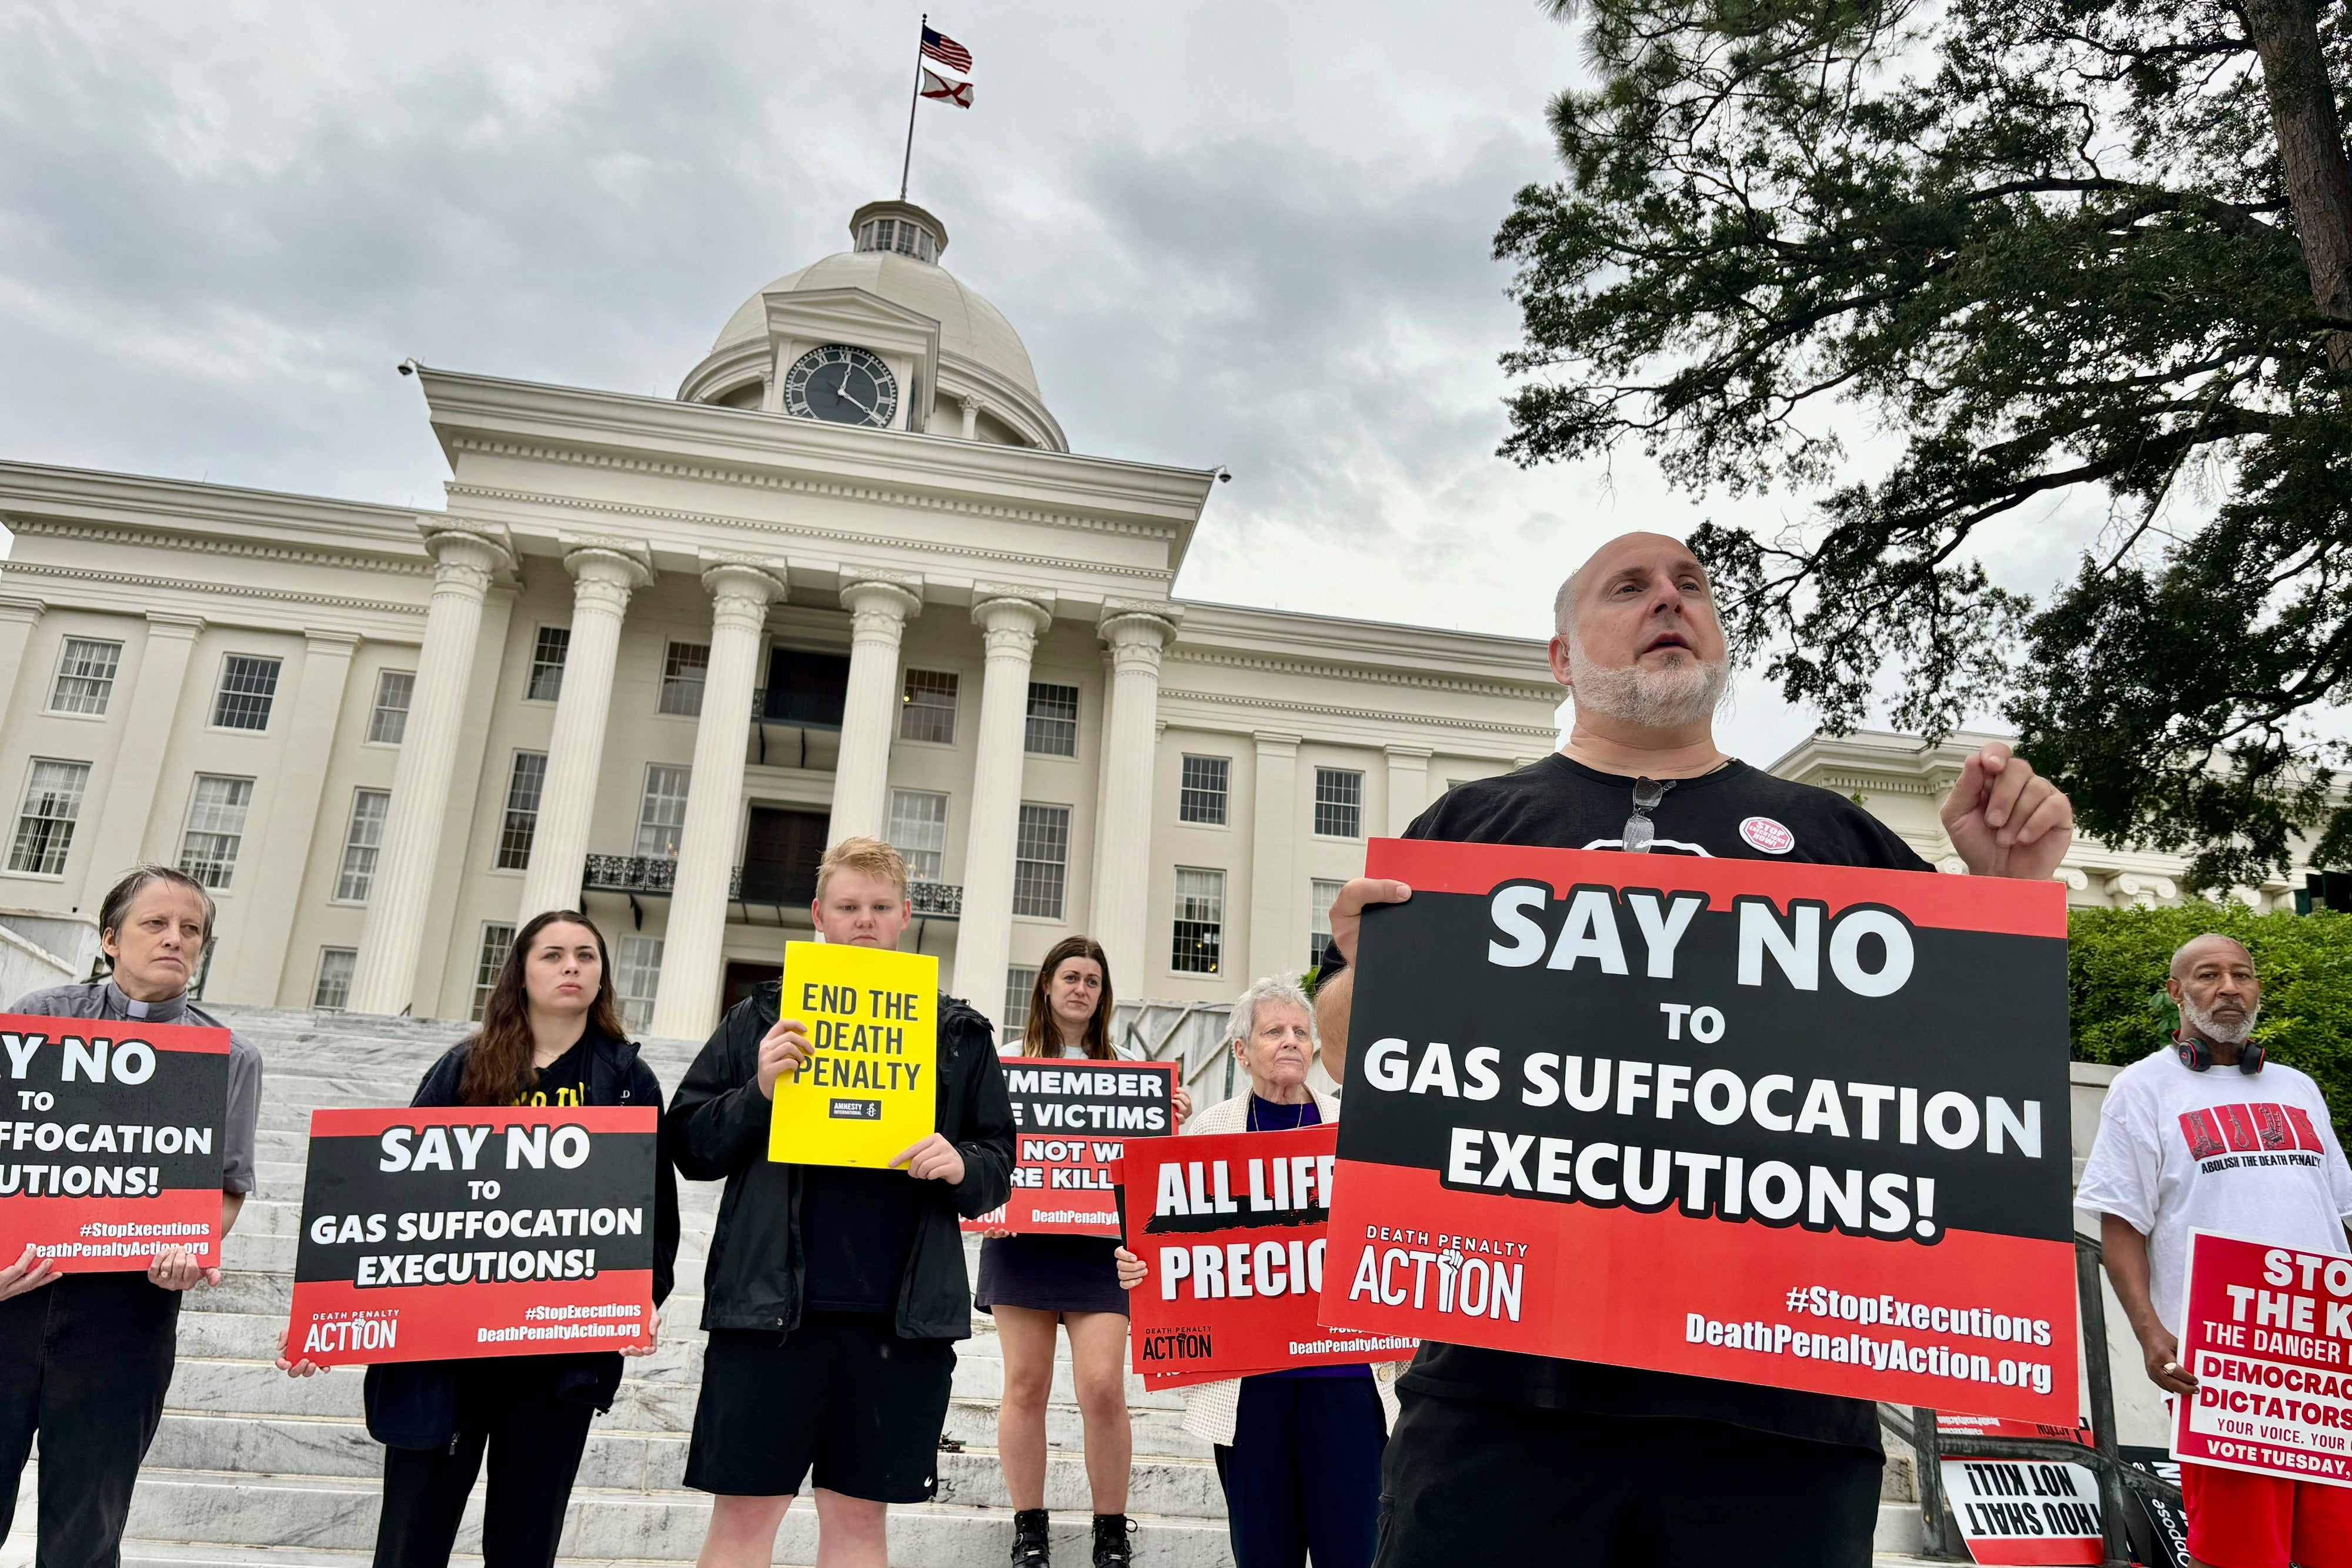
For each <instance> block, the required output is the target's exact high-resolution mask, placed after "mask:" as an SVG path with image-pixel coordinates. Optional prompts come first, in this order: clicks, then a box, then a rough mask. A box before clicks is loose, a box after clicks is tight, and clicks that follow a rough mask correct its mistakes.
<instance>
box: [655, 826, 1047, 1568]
mask: <svg viewBox="0 0 2352 1568" xmlns="http://www.w3.org/2000/svg"><path fill="white" fill-rule="evenodd" d="M810 914H811V915H812V916H813V918H814V921H815V923H816V929H817V932H818V934H819V935H820V936H823V937H824V942H825V946H824V947H814V946H812V945H803V944H797V943H796V944H793V948H792V951H790V952H789V953H788V954H787V956H786V963H785V970H784V979H783V981H782V982H781V983H775V984H770V985H766V986H762V987H761V988H759V990H757V991H756V992H754V993H753V994H752V995H751V997H749V998H745V999H744V1000H743V1001H741V1002H740V1003H738V1004H737V1005H736V1006H735V1007H734V1008H733V1009H730V1011H729V1012H728V1014H727V1017H726V1018H725V1019H722V1020H720V1022H719V1029H718V1031H717V1032H716V1033H714V1034H713V1035H712V1036H711V1037H710V1039H709V1042H708V1043H707V1044H705V1045H704V1046H703V1048H702V1053H701V1055H700V1056H698V1057H697V1058H696V1059H695V1063H694V1066H693V1068H692V1069H691V1070H689V1071H688V1073H687V1075H686V1079H685V1081H684V1082H682V1083H680V1084H679V1086H678V1091H677V1098H676V1099H675V1100H674V1101H673V1102H672V1103H671V1106H670V1112H669V1120H668V1132H669V1134H670V1137H671V1139H672V1141H673V1146H674V1148H675V1149H676V1151H677V1169H678V1174H679V1175H681V1176H686V1177H688V1178H689V1179H692V1180H696V1181H719V1180H724V1181H725V1182H726V1183H727V1193H726V1197H725V1198H724V1199H723V1201H722V1202H721V1204H720V1207H719V1226H718V1229H717V1231H716V1232H715V1233H714V1234H713V1235H712V1237H711V1240H710V1260H709V1264H708V1265H707V1267H706V1269H705V1270H704V1281H705V1282H704V1298H703V1313H702V1322H703V1327H704V1328H705V1329H707V1330H708V1331H709V1335H710V1339H709V1347H708V1348H707V1349H706V1351H705V1352H704V1362H703V1374H702V1397H701V1402H700V1403H699V1405H698V1406H697V1407H696V1410H695V1416H694V1442H693V1446H692V1448H690V1449H689V1451H688V1457H687V1466H686V1483H687V1485H688V1486H690V1487H695V1488H698V1489H699V1490H703V1491H708V1492H713V1493H716V1494H717V1497H716V1500H715V1501H714V1503H713V1505H712V1507H711V1511H710V1527H709V1533H708V1534H707V1535H706V1536H705V1537H704V1539H703V1543H702V1553H701V1558H700V1562H701V1564H702V1568H765V1565H766V1564H767V1563H769V1562H770V1561H771V1560H772V1556H773V1553H774V1549H775V1541H776V1531H777V1529H778V1527H779V1526H781V1525H782V1522H783V1518H784V1513H785V1511H786V1510H787V1509H788V1508H790V1507H791V1505H792V1500H793V1493H794V1492H795V1491H797V1490H799V1488H800V1484H801V1482H802V1480H803V1479H804V1478H806V1477H807V1476H808V1475H809V1474H810V1472H811V1471H812V1470H814V1472H815V1480H816V1511H817V1531H818V1539H819V1548H818V1551H819V1555H820V1559H821V1560H822V1561H823V1562H824V1563H827V1564H828V1565H830V1568H885V1564H886V1563H887V1536H886V1531H885V1521H886V1518H887V1505H888V1504H890V1503H893V1502H920V1501H925V1500H929V1498H930V1497H931V1496H932V1495H933V1493H934V1492H935V1491H936V1490H937V1488H938V1477H937V1473H936V1471H937V1465H936V1456H937V1453H938V1449H939V1440H940V1428H941V1427H942V1426H943V1425H944V1424H945V1422H946V1419H947V1407H948V1385H949V1379H950V1376H951V1375H952V1374H953V1372H954V1370H955V1351H954V1348H953V1344H954V1342H955V1341H957V1340H960V1339H963V1338H966V1337H967V1336H969V1335H970V1334H971V1286H970V1284H969V1282H968V1281H967V1279H966V1277H965V1273H964V1264H963V1237H962V1234H961V1229H960V1228H959V1226H958V1223H957V1220H958V1216H959V1215H961V1216H964V1217H968V1218H977V1217H978V1216H980V1215H982V1214H985V1213H987V1212H988V1211H989V1210H990V1209H992V1208H994V1207H997V1206H998V1205H999V1204H1002V1203H1003V1201H1004V1200H1005V1198H1006V1197H1007V1196H1008V1195H1009V1194H1010V1192H1011V1190H1012V1179H1011V1176H1012V1169H1013V1113H1012V1107H1011V1104H1010V1103H1009V1102H1008V1100H1007V1099H1006V1096H1005V1091H1004V1077H1003V1071H1002V1070H1001V1069H1000V1068H999V1067H998V1065H997V1061H996V1048H995V1037H994V1035H995V1031H994V1030H992V1028H991V1027H990V1024H989V1022H988V1020H987V1019H985V1018H982V1016H981V1015H980V1014H979V1013H978V1012H976V1011H974V1010H973V1009H971V1008H970V1007H968V1006H966V1005H965V1004H964V1003H962V1002H961V1001H958V1000H956V999H955V998H952V997H942V996H938V995H936V991H935V987H936V983H937V975H938V966H937V963H936V961H934V960H929V959H924V960H920V961H919V962H917V961H915V960H912V959H910V958H908V956H904V955H899V954H898V953H896V952H894V951H893V949H894V948H895V947H896V946H897V945H898V934H899V932H900V931H901V930H902V929H903V928H904V927H905V925H906V924H907V921H908V916H909V915H910V914H911V910H910V909H909V907H908V903H907V868H906V865H905V862H902V861H901V860H900V859H899V857H898V851H896V850H894V849H892V848H891V847H890V846H889V845H888V844H886V843H882V842H880V841H877V840H874V839H845V840H843V841H841V842H840V843H838V844H836V845H835V846H834V847H833V848H832V849H831V850H830V851H828V852H826V854H825V857H824V864H823V865H822V866H820V867H819V868H818V871H817V893H816V900H815V902H814V904H811V905H810ZM835 949H845V950H847V951H840V952H836V951H834V950H835ZM926 966H928V967H926ZM910 967H912V968H914V969H915V970H916V971H918V972H916V973H914V974H910V973H909V969H910ZM852 990H854V992H855V995H854V996H853V995H851V994H849V993H850V992H851V991H852ZM787 994H788V996H789V1001H790V1003H791V1005H790V1006H789V1007H783V1008H781V1009H780V1003H782V1002H783V1001H785V1000H786V999H787ZM780 1011H782V1013H784V1014H786V1015H788V1016H784V1017H781V1018H780V1017H779V1013H780ZM812 1026H814V1027H812ZM909 1116H911V1117H913V1118H914V1120H915V1121H916V1123H917V1125H915V1126H913V1127H908V1128H906V1129H905V1132H906V1133H911V1134H916V1135H912V1136H908V1137H907V1141H906V1142H905V1143H903V1144H900V1143H897V1142H896V1137H897V1136H899V1135H904V1134H902V1133H900V1131H899V1129H900V1128H901V1127H902V1125H903V1121H902V1119H903V1118H907V1117H909ZM877 1135H882V1136H881V1142H882V1143H884V1144H887V1145H888V1147H887V1150H886V1151H885V1152H882V1153H881V1154H879V1155H878V1156H877V1152H876V1146H875V1145H876V1139H877Z"/></svg>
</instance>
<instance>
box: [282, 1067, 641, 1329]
mask: <svg viewBox="0 0 2352 1568" xmlns="http://www.w3.org/2000/svg"><path fill="white" fill-rule="evenodd" d="M657 1117H658V1113H656V1111H655V1109H654V1108H653V1107H652V1106H650V1105H645V1106H629V1107H625V1108H623V1107H604V1106H552V1105H551V1106H545V1107H531V1108H517V1109H513V1110H499V1109H491V1108H488V1107H480V1108H477V1107H463V1108H459V1109H454V1110H403V1111H314V1112H312V1113H310V1166H309V1168H308V1170H307V1171H306V1172H305V1173H304V1176H303V1185H302V1238H301V1244H300V1246H299V1249H297V1251H296V1254H295V1260H294V1310H293V1317H292V1321H291V1322H289V1324H288V1327H287V1333H286V1342H285V1343H286V1347H287V1354H289V1356H292V1357H294V1358H295V1359H297V1360H306V1361H312V1362H316V1363H317V1364H319V1365H320V1366H341V1365H349V1364H355V1363H361V1362H383V1361H438V1360H444V1359H448V1358H454V1357H459V1356H476V1355H550V1354H562V1353H569V1352H574V1351H583V1350H621V1349H624V1348H629V1347H634V1346H636V1345H642V1344H645V1343H648V1342H649V1340H650V1338H651V1336H652V1334H653V1327H654V1303H653V1278H654V1275H653V1267H654V1169H655V1166H654V1162H655V1160H656V1157H657V1155H656V1146H655V1145H656V1133H655V1127H656V1121H657Z"/></svg>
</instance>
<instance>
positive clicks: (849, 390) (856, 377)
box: [784, 343, 898, 427]
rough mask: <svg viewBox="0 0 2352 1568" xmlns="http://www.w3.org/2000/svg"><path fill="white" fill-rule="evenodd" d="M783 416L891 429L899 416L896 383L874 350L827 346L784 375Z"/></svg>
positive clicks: (794, 364)
mask: <svg viewBox="0 0 2352 1568" xmlns="http://www.w3.org/2000/svg"><path fill="white" fill-rule="evenodd" d="M784 412H785V413H789V414H793V415H796V416H798V417H799V418H802V419H822V420H828V421H830V422H832V423H835V424H866V425H874V426H877V427H881V426H887V424H888V423H890V421H891V419H892V418H893V417H894V416H896V414H897V413H898V377H896V376H894V375H892V374H891V373H890V367H889V366H888V365H887V364H885V363H884V362H883V361H882V358H881V356H880V355H878V354H876V353H874V352H873V351H871V350H866V349H861V348H858V347H856V345H854V344H850V343H827V344H826V345H825V346H824V348H822V349H811V350H809V351H808V352H807V353H805V354H803V355H802V356H801V357H800V358H799V359H797V360H794V361H793V365H792V369H790V370H788V371H785V372H784Z"/></svg>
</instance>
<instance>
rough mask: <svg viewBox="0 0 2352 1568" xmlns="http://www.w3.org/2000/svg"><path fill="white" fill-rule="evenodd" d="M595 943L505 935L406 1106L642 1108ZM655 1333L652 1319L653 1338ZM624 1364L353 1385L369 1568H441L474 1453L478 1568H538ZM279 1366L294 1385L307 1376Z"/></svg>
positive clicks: (430, 1364)
mask: <svg viewBox="0 0 2352 1568" xmlns="http://www.w3.org/2000/svg"><path fill="white" fill-rule="evenodd" d="M611 974H612V966H611V965H610V964H609V963H608V962H607V961H606V957H605V952H604V934H603V933H601V932H600V931H598V930H597V929H596V927H595V925H593V923H592V922H591V921H590V920H589V919H588V917H587V916H586V915H582V914H580V913H578V912H577V911H575V910H569V909H559V910H551V911H549V912H548V913H547V914H545V915H537V916H535V917H533V918H532V920H531V921H530V924H528V925H525V926H524V927H523V928H522V929H521V930H520V932H518V933H517V934H516V936H515V940H514V946H512V947H511V948H509V950H508V952H507V959H506V964H505V967H503V968H501V969H500V970H499V978H498V984H497V985H496V986H494V987H493V988H491V991H490V998H489V1001H488V1005H487V1006H486V1007H485V1008H484V1009H482V1027H481V1029H480V1030H478V1032H477V1033H475V1034H474V1035H473V1037H472V1038H470V1039H468V1040H465V1041H464V1042H462V1043H461V1044H459V1045H457V1046H455V1047H453V1048H452V1049H451V1050H450V1051H449V1052H448V1053H447V1054H446V1055H445V1056H444V1057H442V1058H441V1060H440V1061H436V1062H435V1063H434V1064H433V1067H432V1069H431V1071H427V1072H426V1073H425V1081H424V1082H422V1083H421V1084H419V1085H418V1086H417V1090H416V1097H415V1099H414V1100H412V1101H410V1102H409V1103H410V1104H412V1105H415V1106H420V1107H423V1106H453V1105H646V1106H650V1107H652V1108H653V1110H654V1111H656V1113H658V1112H659V1111H660V1110H661V1103H662V1102H661V1084H660V1083H659V1082H658V1081H656V1079H655V1077H654V1074H653V1071H652V1069H650V1068H648V1067H647V1066H646V1064H645V1063H644V1062H643V1061H640V1060H639V1059H638V1056H637V1048H636V1047H635V1045H633V1044H631V1043H630V1042H629V1040H628V1039H627V1037H626V1035H625V1026H624V1025H623V1024H622V1022H621V1016H620V1011H619V1009H618V1007H617V1005H616V1003H615V1001H614V994H613V987H612V981H611ZM654 1183H655V1185H654V1301H655V1303H656V1305H658V1304H659V1303H660V1302H661V1301H663V1300H664V1299H665V1298H666V1297H667V1296H668V1294H669V1291H670V1280H671V1269H672V1266H673V1265H674V1264H675V1263H676V1261H677V1175H676V1173H675V1172H674V1171H673V1170H672V1168H671V1166H670V1159H669V1153H668V1148H667V1140H665V1142H664V1145H663V1148H662V1152H661V1154H660V1155H659V1157H658V1158H657V1159H656V1162H655V1175H654ZM659 1332H660V1319H659V1316H658V1314H656V1319H655V1333H656V1336H658V1334H659ZM653 1349H654V1345H653V1344H652V1343H646V1345H645V1346H643V1347H642V1348H639V1349H634V1350H629V1351H587V1352H583V1353H577V1354H556V1355H513V1356H482V1357H478V1358H469V1359H466V1360H461V1361H424V1362H394V1363H390V1364H383V1365H378V1366H371V1367H369V1368H368V1373H367V1418H368V1431H369V1433H370V1434H371V1435H372V1436H373V1437H375V1439H376V1440H377V1441H378V1442H380V1443H383V1445H384V1457H383V1514H382V1517H381V1518H380V1520H379V1521H378V1522H377V1526H376V1538H375V1568H446V1564H447V1563H448V1561H449V1553H450V1550H451V1548H452V1547H453V1545H454V1544H455V1543H456V1541H457V1521H458V1516H459V1515H460V1514H462V1513H463V1512H464V1511H465V1507H466V1499H467V1495H468V1494H470V1493H471V1492H472V1491H473V1490H474V1479H475V1478H476V1476H478V1474H479V1473H480V1471H481V1467H482V1458H483V1454H484V1451H485V1449H487V1450H488V1452H489V1460H490V1489H489V1495H488V1498H486V1499H485V1500H484V1507H483V1511H482V1560H483V1563H484V1564H485V1568H551V1564H553V1563H554V1562H555V1548H556V1542H557V1541H558V1540H559V1539H560V1538H561V1537H562V1533H563V1514H564V1511H565V1509H566V1507H567V1506H568V1505H569V1504H570V1502H571V1499H572V1477H573V1476H574V1475H575V1474H576V1473H577V1472H578V1470H579V1469H580V1456H581V1454H582V1452H583V1449H585V1448H586V1447H587V1443H588V1423H589V1420H590V1417H591V1416H593V1414H594V1413H595V1412H597V1411H600V1410H610V1409H611V1408H612V1407H613V1396H614V1392H615V1391H617V1390H618V1389H619V1387H620V1385H621V1357H622V1356H623V1355H625V1354H626V1355H646V1354H652V1352H653ZM278 1364H279V1365H280V1366H283V1367H285V1368H286V1369H287V1370H288V1371H289V1372H290V1373H292V1374H294V1375H297V1376H301V1375H308V1373H310V1372H312V1371H315V1370H317V1369H316V1368H315V1367H313V1366H312V1365H311V1364H310V1363H309V1362H297V1363H290V1364H289V1363H288V1362H285V1361H280V1362H279V1363H278Z"/></svg>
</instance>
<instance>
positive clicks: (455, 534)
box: [351, 528, 512, 1013]
mask: <svg viewBox="0 0 2352 1568" xmlns="http://www.w3.org/2000/svg"><path fill="white" fill-rule="evenodd" d="M425 549H428V550H430V551H431V552H432V554H433V563H434V569H435V570H434V573H433V598H432V601H430V603H429V604H428V605H427V607H426V609H425V646H424V648H423V649H422V651H421V652H420V653H418V655H417V660H416V685H415V689H414V690H413V691H412V692H411V693H410V695H409V700H408V727H407V729H406V730H405V731H404V733H403V734H402V736H401V740H400V759H399V760H398V761H397V762H395V763H394V765H393V770H392V803H391V805H390V806H389V807H388V808H387V809H386V810H385V813H384V823H383V852H381V853H380V854H378V855H377V857H376V874H375V885H374V886H373V888H372V889H370V891H369V895H368V911H367V922H366V924H365V925H362V927H361V928H360V956H359V962H358V964H357V966H356V967H354V969H353V971H352V999H351V1010H352V1011H353V1012H355V1013H398V1012H400V1011H402V1010H404V1009H407V1008H408V1007H410V1006H412V1005H413V1004H414V1003H415V1000H416V954H417V947H418V945H419V944H421V943H422V942H423V941H424V940H425V908H426V906H427V904H430V902H431V900H432V896H433V870H434V865H435V862H437V861H438V860H439V859H440V856H441V829H442V825H443V822H444V820H445V819H446V815H447V811H448V805H449V782H450V765H451V764H452V763H453V762H454V761H455V760H456V758H457V731H458V728H459V726H460V725H461V723H462V722H463V720H464V717H465V708H466V690H467V683H468V682H469V681H470V679H471V678H472V675H473V673H474V646H475V643H476V642H477V641H478V639H479V638H480V636H481V631H482V597H483V595H484V594H486V593H488V591H489V589H490V574H491V573H493V572H495V571H497V570H499V568H500V567H503V566H509V565H510V564H512V558H511V557H510V556H509V555H508V554H507V552H506V550H505V549H504V548H503V547H502V546H500V545H499V543H498V542H497V541H496V540H494V539H491V538H488V536H486V535H483V534H478V533H472V532H468V531H467V530H465V529H461V528H445V529H443V530H441V531H439V532H436V533H433V534H428V535H426V536H425Z"/></svg>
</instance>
